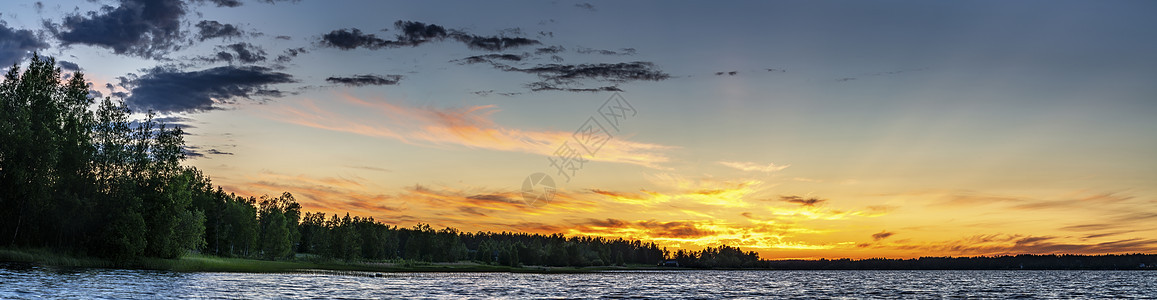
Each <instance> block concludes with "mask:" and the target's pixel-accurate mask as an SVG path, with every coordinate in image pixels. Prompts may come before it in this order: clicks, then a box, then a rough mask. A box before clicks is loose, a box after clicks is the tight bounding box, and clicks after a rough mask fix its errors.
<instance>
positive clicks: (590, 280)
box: [0, 265, 1157, 299]
mask: <svg viewBox="0 0 1157 300" xmlns="http://www.w3.org/2000/svg"><path fill="white" fill-rule="evenodd" d="M358 274H361V275H368V276H356V275H358ZM373 275H375V274H373V273H356V274H355V275H349V274H340V275H339V274H324V273H294V274H246V273H177V272H164V271H141V270H115V269H59V268H46V267H30V266H18V265H6V266H0V298H3V299H22V298H45V297H48V298H105V299H124V298H135V299H139V298H146V299H156V298H228V299H237V298H242V299H267V298H326V299H330V298H347V299H348V298H354V299H363V298H433V299H439V298H440V299H476V298H640V297H641V298H854V299H861V298H888V299H893V298H945V297H949V298H958V297H967V298H1030V299H1031V298H1077V299H1090V298H1114V299H1120V298H1142V299H1157V272H1154V271H624V272H599V273H583V274H511V273H382V274H377V275H380V276H377V277H375V276H373Z"/></svg>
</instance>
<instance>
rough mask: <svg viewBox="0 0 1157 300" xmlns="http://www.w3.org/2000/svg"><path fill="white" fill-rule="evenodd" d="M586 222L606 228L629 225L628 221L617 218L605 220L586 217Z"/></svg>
mask: <svg viewBox="0 0 1157 300" xmlns="http://www.w3.org/2000/svg"><path fill="white" fill-rule="evenodd" d="M586 224H587V225H592V226H598V227H607V228H626V227H629V226H631V223H630V222H627V221H623V220H619V219H610V218H608V219H605V220H598V219H588V220H587V222H586Z"/></svg>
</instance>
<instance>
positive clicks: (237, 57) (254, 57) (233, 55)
mask: <svg viewBox="0 0 1157 300" xmlns="http://www.w3.org/2000/svg"><path fill="white" fill-rule="evenodd" d="M217 50H218V52H217V54H216V55H214V56H213V57H208V58H203V59H204V60H207V61H214V62H215V61H225V62H228V63H230V64H232V63H233V62H234V61H237V62H240V63H243V64H252V63H258V62H263V61H265V55H266V53H265V50H263V49H261V47H258V46H255V45H253V44H250V43H236V44H232V45H225V46H217Z"/></svg>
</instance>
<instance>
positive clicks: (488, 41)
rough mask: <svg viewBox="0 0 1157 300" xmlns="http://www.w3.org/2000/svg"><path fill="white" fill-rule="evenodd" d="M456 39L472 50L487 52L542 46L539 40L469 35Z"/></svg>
mask: <svg viewBox="0 0 1157 300" xmlns="http://www.w3.org/2000/svg"><path fill="white" fill-rule="evenodd" d="M454 39H457V40H458V41H460V42H462V43H464V44H466V46H467V47H470V49H478V50H487V51H502V50H506V49H512V48H518V47H522V46H530V45H538V44H541V43H540V42H539V41H537V40H532V39H528V38H521V37H504V36H503V37H499V36H489V37H484V36H477V35H468V34H455V35H454Z"/></svg>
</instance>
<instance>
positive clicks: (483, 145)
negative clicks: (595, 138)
mask: <svg viewBox="0 0 1157 300" xmlns="http://www.w3.org/2000/svg"><path fill="white" fill-rule="evenodd" d="M340 99H341V100H340V101H329V102H327V105H335V106H338V105H342V106H348V107H350V109H355V110H358V111H365V112H367V113H370V114H372V115H369V116H365V117H360V118H359V117H356V116H349V115H343V116H340V117H339V116H338V114H337V113H335V112H333V111H330V110H327V109H322V108H321V107H318V106H317V105H315V104H314V103H313V101H310V100H305V101H303V102H302V103H301V105H300V107H288V106H287V107H284V108H283V109H281V110H279V111H272V113H274V115H273V116H272V117H273V118H274V119H276V120H281V121H284V122H287V123H293V124H298V125H302V126H307V127H313V128H321V129H327V130H333V131H341V132H350V133H355V134H361V135H365V136H371V137H380V138H388V139H394V140H398V141H402V142H404V143H408V144H413V145H419V146H426V147H445V146H446V145H457V146H464V147H468V148H478V149H489V150H496V151H511V152H523V153H532V154H538V155H543V156H552V155H553V153H554V152H555V151H556V150H557V149H558V147H559V145H561V144H562V143H563V141H566V140H568V139H571V138H572V134H573V132H569V131H532V130H522V129H515V128H507V127H503V126H500V125H498V124H496V123H495V122H494V121H493V120H492V119H491V117H490V116H491V115H492V114H493V113H495V112H497V111H498V110H497V108H496V107H495V106H493V105H480V106H469V107H460V108H447V109H439V108H432V107H408V106H403V105H398V104H394V103H390V102H388V101H382V100H376V101H372V102H371V101H366V100H363V99H359V98H354V97H352V96H348V95H345V96H343V97H340ZM671 148H672V147H670V146H664V145H658V144H649V143H640V142H634V141H630V140H627V139H624V138H615V139H612V140H610V141H608V142H607V144H605V145H604V146H603V148H602V149H600V150H599V153H598V155H596V156H593V157H591V158H589V159H590V160H594V161H606V162H617V163H627V164H635V165H641V166H646V167H652V168H657V167H659V164H662V163H664V162H667V161H668V160H669V158H668V157H667V156H666V155H665V154H664V153H663V152H665V151H666V150H668V149H671ZM544 164H545V163H544Z"/></svg>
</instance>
